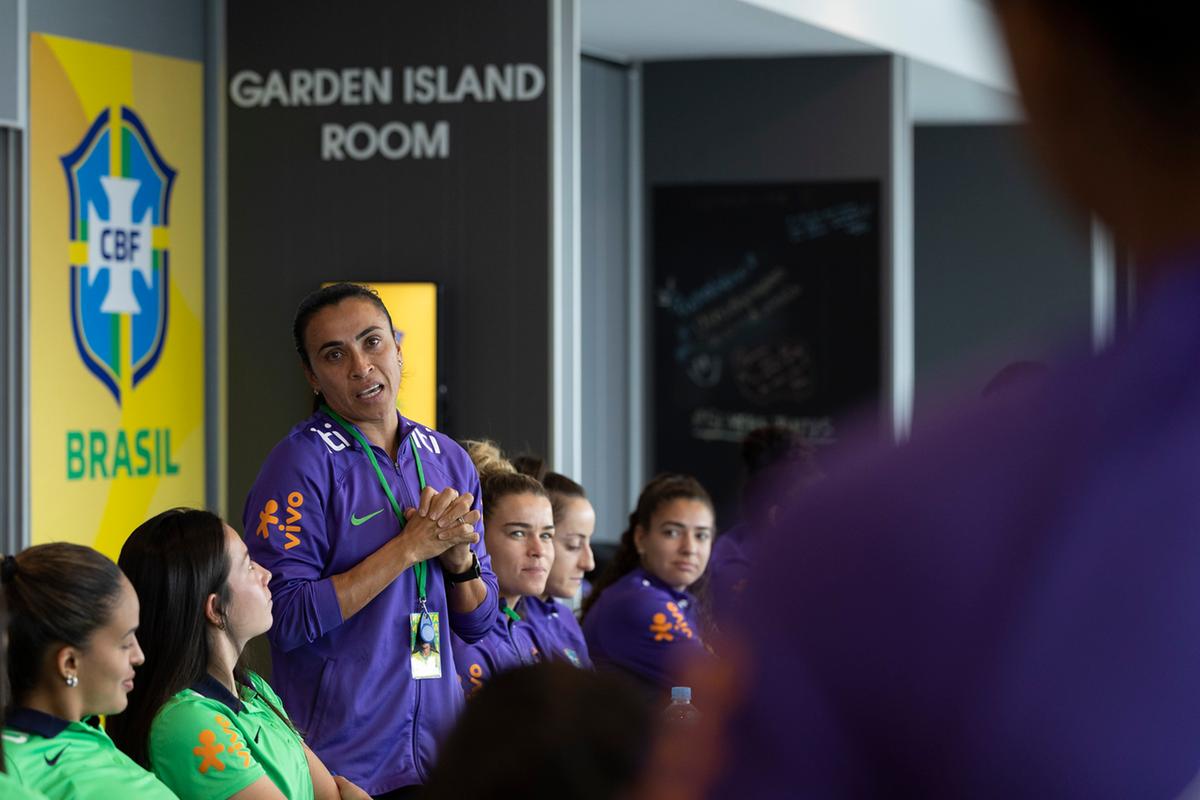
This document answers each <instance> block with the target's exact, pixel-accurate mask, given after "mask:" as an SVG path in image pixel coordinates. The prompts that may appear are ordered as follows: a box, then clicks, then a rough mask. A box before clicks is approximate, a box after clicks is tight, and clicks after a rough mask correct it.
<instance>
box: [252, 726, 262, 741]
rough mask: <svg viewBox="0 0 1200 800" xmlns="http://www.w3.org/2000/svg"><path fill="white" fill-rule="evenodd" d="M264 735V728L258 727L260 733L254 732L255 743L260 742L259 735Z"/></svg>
mask: <svg viewBox="0 0 1200 800" xmlns="http://www.w3.org/2000/svg"><path fill="white" fill-rule="evenodd" d="M261 735H262V728H259V729H258V733H256V734H254V743H255V744H258V737H259V736H261Z"/></svg>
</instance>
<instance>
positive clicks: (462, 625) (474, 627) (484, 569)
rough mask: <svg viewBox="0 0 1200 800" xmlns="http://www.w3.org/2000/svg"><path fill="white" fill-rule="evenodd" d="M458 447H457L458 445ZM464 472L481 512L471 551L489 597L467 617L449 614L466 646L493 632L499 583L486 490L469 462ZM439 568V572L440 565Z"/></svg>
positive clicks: (455, 631) (453, 626) (468, 613)
mask: <svg viewBox="0 0 1200 800" xmlns="http://www.w3.org/2000/svg"><path fill="white" fill-rule="evenodd" d="M455 446H456V447H457V445H455ZM463 456H464V457H466V453H463ZM465 472H466V474H465V475H464V479H463V483H464V484H466V486H467V489H466V490H467V491H468V492H470V493H471V494H472V495H473V496H474V497H475V502H474V503H472V504H471V508H472V509H473V510H476V511H478V512H479V515H480V519H479V522H477V523H475V532H476V533H478V534H479V541H478V542H476V543H475V544H473V545H471V549H472V550H474V551H475V557H476V558H478V559H479V569H480V572H481V573H482V575H481V577H482V579H483V583H484V585H485V586H487V596H486V597H484V598H483V602H482V603H480V604H479V605H478V607H476V609H475V610H474V611H469V612H467V613H466V614H456V613H454V612H453V611H452V612H450V630H452V631H454V633H455V634H456V635H457V636H458V637H459V638H460V639H462V640H463V641H464V642H467V643H468V644H472V643H474V642H477V641H479V640H480V639H482V638H483V637H484V636H486V635H487V632H488V630H490V629H491V626H492V620H493V619H494V618H495V616H496V614H498V613H499V611H500V599H499V598H500V588H499V584H498V583H497V582H496V573H494V572H492V557H491V556H489V555H488V553H487V547H486V546H485V545H484V543H483V490H482V489H481V488H480V486H479V473H478V472H476V471H475V467H474V466H472V465H471V464H470V461H469V459H468V461H467V466H466V469H465ZM459 491H462V490H461V489H460V490H459ZM438 566H439V569H440V568H441V565H440V563H439V565H438Z"/></svg>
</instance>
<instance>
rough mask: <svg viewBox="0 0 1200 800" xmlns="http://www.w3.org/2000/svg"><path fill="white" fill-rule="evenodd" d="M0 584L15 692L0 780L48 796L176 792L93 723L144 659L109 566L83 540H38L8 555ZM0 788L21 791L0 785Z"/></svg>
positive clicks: (131, 612)
mask: <svg viewBox="0 0 1200 800" xmlns="http://www.w3.org/2000/svg"><path fill="white" fill-rule="evenodd" d="M0 582H2V583H3V588H4V597H5V601H6V603H7V606H8V614H9V618H8V645H9V647H8V654H7V656H8V658H7V662H8V666H9V681H10V684H11V686H12V699H13V707H12V708H11V709H10V711H9V713H8V715H7V718H6V719H5V721H4V733H3V741H4V767H5V772H6V773H7V779H6V780H8V781H9V782H13V783H17V784H19V785H20V786H22V787H24V789H31V790H35V791H36V792H40V793H41V795H44V796H45V797H47V798H50V800H92V798H96V799H97V800H99V798H110V797H137V798H148V799H149V800H168V799H169V798H174V797H175V795H174V794H172V793H171V791H170V790H169V789H168V788H167V787H166V786H164V785H163V784H162V783H161V782H159V780H158V779H157V778H156V777H154V775H152V774H151V773H149V772H147V771H146V770H144V769H142V768H141V767H139V766H138V765H137V764H135V763H134V762H133V761H131V760H130V759H129V758H128V757H127V756H126V755H125V754H124V753H122V752H121V751H120V750H118V749H117V748H116V747H115V746H114V745H113V742H112V740H111V739H109V738H108V736H107V735H106V734H105V733H104V731H103V730H101V729H100V727H99V726H98V725H97V724H96V721H95V717H97V716H98V715H100V714H119V713H120V712H121V711H123V710H124V708H125V705H126V702H127V697H126V696H127V695H128V694H129V691H130V690H131V689H132V688H133V686H134V683H133V677H134V668H135V667H137V666H138V665H139V664H141V663H142V660H143V657H142V650H141V648H140V647H139V646H138V639H137V627H138V598H137V595H136V594H135V593H134V591H133V587H132V586H130V584H129V581H128V580H126V578H125V576H124V575H122V574H121V570H119V569H118V568H117V565H116V564H114V563H113V562H112V561H110V560H109V559H107V558H105V557H104V556H102V555H101V554H100V553H97V552H96V551H95V550H92V549H91V548H89V547H82V546H80V545H76V544H66V543H62V542H60V543H55V544H43V545H38V546H37V547H31V548H29V549H28V550H25V551H24V552H22V553H21V554H20V555H17V556H15V557H14V556H6V557H5V558H4V559H3V561H2V562H0ZM0 795H3V796H4V797H5V798H7V797H10V796H12V797H14V798H15V797H21V796H22V795H20V794H18V793H17V790H10V788H9V787H8V786H5V785H4V784H3V783H0ZM41 795H33V796H41Z"/></svg>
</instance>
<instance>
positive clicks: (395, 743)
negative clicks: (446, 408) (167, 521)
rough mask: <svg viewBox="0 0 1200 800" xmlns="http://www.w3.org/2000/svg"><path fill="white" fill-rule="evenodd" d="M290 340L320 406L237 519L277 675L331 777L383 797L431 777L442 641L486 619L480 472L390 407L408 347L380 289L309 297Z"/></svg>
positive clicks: (474, 635)
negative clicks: (260, 584)
mask: <svg viewBox="0 0 1200 800" xmlns="http://www.w3.org/2000/svg"><path fill="white" fill-rule="evenodd" d="M292 334H293V338H294V341H295V345H296V351H297V352H298V354H299V356H300V362H301V366H302V368H303V370H304V375H305V377H306V378H307V380H308V383H309V385H310V386H311V387H312V391H313V395H314V397H315V400H314V406H315V407H316V410H315V412H314V413H313V415H312V416H311V417H309V418H308V419H306V420H304V421H303V422H301V423H300V424H298V425H296V426H295V427H294V428H292V430H291V431H290V432H289V433H288V435H287V436H286V437H284V439H283V440H282V441H281V442H280V443H279V444H277V445H276V446H275V448H274V449H273V450H272V451H271V453H270V455H269V456H267V460H266V462H265V463H264V464H263V466H262V469H261V470H260V472H259V475H258V479H257V480H256V481H255V483H254V487H253V488H252V489H251V490H250V495H249V497H248V498H247V500H246V507H245V512H244V517H243V522H244V525H245V530H246V538H247V547H248V548H249V551H250V555H251V557H252V558H253V559H254V561H256V562H257V563H259V564H261V565H262V566H263V567H265V568H266V569H267V570H268V571H270V572H271V574H272V578H271V582H270V590H271V594H272V596H273V599H274V617H275V625H274V627H273V628H272V629H271V631H270V634H269V639H270V643H271V654H272V657H273V666H274V674H273V680H272V683H273V684H274V686H275V688H276V689H277V690H278V692H279V695H280V697H281V698H282V700H283V703H284V705H285V706H286V708H287V712H288V714H289V716H290V717H291V718H292V719H293V720H294V721H295V724H296V727H297V729H299V730H302V731H304V732H305V735H306V736H307V740H308V743H309V745H310V746H311V747H312V749H313V751H314V752H315V753H316V754H317V755H318V756H320V758H321V760H322V761H323V762H324V763H325V764H327V765H328V766H329V768H330V770H332V771H333V772H335V773H337V774H340V775H344V776H346V777H347V778H348V779H350V780H351V781H353V782H354V783H356V784H358V785H359V786H361V787H362V788H363V789H365V790H366V791H367V792H369V793H370V794H372V795H375V796H379V795H383V794H385V793H388V792H392V791H394V790H399V789H404V787H411V786H417V785H419V784H421V783H423V782H424V781H425V779H426V777H427V775H428V774H429V770H430V768H431V766H432V764H433V762H434V759H435V757H436V743H437V741H438V739H439V738H440V736H441V735H442V734H443V733H444V732H445V731H446V730H447V728H448V727H449V726H450V724H451V723H452V722H453V721H454V718H455V717H456V715H457V714H458V711H459V709H460V707H461V704H462V692H461V691H460V690H459V687H458V679H457V677H456V670H455V664H454V655H453V652H452V650H451V649H450V648H449V647H444V646H443V643H444V642H447V641H449V635H450V631H452V630H453V631H454V632H455V634H457V635H458V636H459V637H461V638H462V639H463V640H464V641H467V642H472V641H476V640H478V639H479V638H481V637H482V636H484V635H485V634H486V633H487V632H488V629H489V626H490V625H491V622H492V619H493V617H494V616H495V614H496V609H497V593H496V577H495V575H494V574H493V573H492V570H491V563H490V560H489V559H488V556H487V551H486V549H485V548H484V545H483V543H482V542H481V541H480V533H481V530H482V529H481V527H480V519H481V517H480V510H479V499H478V498H479V478H478V476H477V474H476V472H475V468H474V466H473V465H472V464H471V460H470V459H469V458H468V457H467V454H466V453H465V452H463V450H462V448H461V447H459V446H458V444H456V443H455V442H454V441H453V440H452V439H450V438H448V437H446V436H443V435H442V434H440V433H437V432H436V431H433V430H430V429H429V428H426V427H424V426H423V425H419V424H417V423H416V422H413V421H412V420H409V419H406V418H405V417H403V416H401V415H400V413H399V412H398V411H397V410H396V396H397V393H398V391H399V388H400V375H401V367H402V354H401V351H400V346H399V344H398V343H397V337H396V331H395V329H394V328H393V326H392V320H391V317H390V316H389V315H388V312H387V309H386V308H385V307H384V305H383V303H382V301H380V299H379V297H378V296H377V295H376V294H375V293H374V292H372V291H371V290H370V289H367V288H366V287H363V286H358V285H355V284H349V283H339V284H334V285H332V286H328V287H325V288H323V289H320V290H318V291H316V292H314V293H312V294H311V295H309V296H308V297H306V298H305V299H304V300H303V301H302V302H301V303H300V306H299V308H298V309H297V311H296V319H295V323H294V325H293V329H292ZM418 653H419V654H421V658H416V657H414V654H418ZM435 654H436V657H435ZM418 664H419V665H420V669H419V670H417V669H416V668H417V665H418ZM414 670H416V671H414Z"/></svg>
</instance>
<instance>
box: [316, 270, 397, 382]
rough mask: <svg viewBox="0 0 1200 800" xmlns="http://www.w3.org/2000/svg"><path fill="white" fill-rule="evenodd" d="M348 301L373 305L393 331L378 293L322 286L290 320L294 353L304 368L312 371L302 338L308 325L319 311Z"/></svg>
mask: <svg viewBox="0 0 1200 800" xmlns="http://www.w3.org/2000/svg"><path fill="white" fill-rule="evenodd" d="M350 299H354V300H366V301H367V302H369V303H374V304H375V306H376V307H377V308H378V309H379V310H380V311H382V312H383V315H384V316H385V317H387V321H388V327H389V328H392V329H393V330H394V329H395V326H394V325H393V324H392V315H391V314H389V313H388V310H387V306H385V305H384V304H383V301H382V300H380V299H379V293H378V292H376V291H375V290H374V289H372V288H370V287H369V286H363V285H362V284H359V283H332V284H330V285H329V286H323V287H321V288H320V289H317V290H316V291H315V292H312V293H310V294H309V295H308V296H307V297H305V298H304V299H303V300H301V301H300V305H298V306H296V316H295V317H294V318H293V320H292V342H293V343H294V344H295V345H296V352H297V353H298V354H299V355H300V360H301V361H303V362H304V366H306V367H308V368H309V369H312V361H310V360H309V358H308V350H307V349H306V348H305V346H304V337H305V336H306V335H307V334H308V323H309V322H311V321H312V318H313V317H314V316H316V313H317V312H318V311H320V310H321V309H323V308H328V307H329V306H336V305H337V304H338V303H340V302H342V301H343V300H350Z"/></svg>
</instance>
